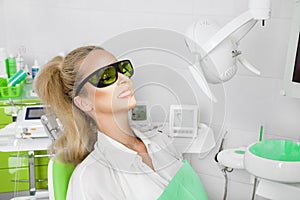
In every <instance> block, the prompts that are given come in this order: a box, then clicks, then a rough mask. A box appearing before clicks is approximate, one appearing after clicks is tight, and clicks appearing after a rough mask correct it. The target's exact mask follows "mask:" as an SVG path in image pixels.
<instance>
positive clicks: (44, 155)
mask: <svg viewBox="0 0 300 200" xmlns="http://www.w3.org/2000/svg"><path fill="white" fill-rule="evenodd" d="M34 157H35V158H44V157H51V155H50V154H37V155H34Z"/></svg>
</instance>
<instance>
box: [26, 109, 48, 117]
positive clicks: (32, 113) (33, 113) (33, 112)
mask: <svg viewBox="0 0 300 200" xmlns="http://www.w3.org/2000/svg"><path fill="white" fill-rule="evenodd" d="M44 114H45V112H44V107H27V108H26V113H25V120H35V119H41V116H42V115H44Z"/></svg>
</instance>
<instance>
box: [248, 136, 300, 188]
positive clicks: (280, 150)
mask: <svg viewBox="0 0 300 200" xmlns="http://www.w3.org/2000/svg"><path fill="white" fill-rule="evenodd" d="M244 165H245V169H246V170H247V171H248V172H249V173H251V174H253V175H254V176H257V177H260V178H264V179H268V180H273V181H278V182H284V183H300V143H299V142H294V141H292V140H279V139H278V140H277V139H276V140H263V141H261V142H256V143H254V144H251V145H249V146H248V147H247V150H246V153H245V158H244Z"/></svg>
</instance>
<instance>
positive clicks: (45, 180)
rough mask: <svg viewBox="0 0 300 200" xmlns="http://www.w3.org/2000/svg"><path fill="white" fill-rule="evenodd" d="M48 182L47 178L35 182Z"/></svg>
mask: <svg viewBox="0 0 300 200" xmlns="http://www.w3.org/2000/svg"><path fill="white" fill-rule="evenodd" d="M47 181H48V179H47V178H44V179H37V180H35V182H38V183H42V182H47Z"/></svg>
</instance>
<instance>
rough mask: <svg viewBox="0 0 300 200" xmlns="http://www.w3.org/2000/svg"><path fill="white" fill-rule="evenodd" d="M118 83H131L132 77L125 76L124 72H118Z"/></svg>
mask: <svg viewBox="0 0 300 200" xmlns="http://www.w3.org/2000/svg"><path fill="white" fill-rule="evenodd" d="M118 79H119V80H118V85H121V84H130V82H131V81H130V78H129V77H128V76H125V75H124V74H121V73H119V72H118Z"/></svg>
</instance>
